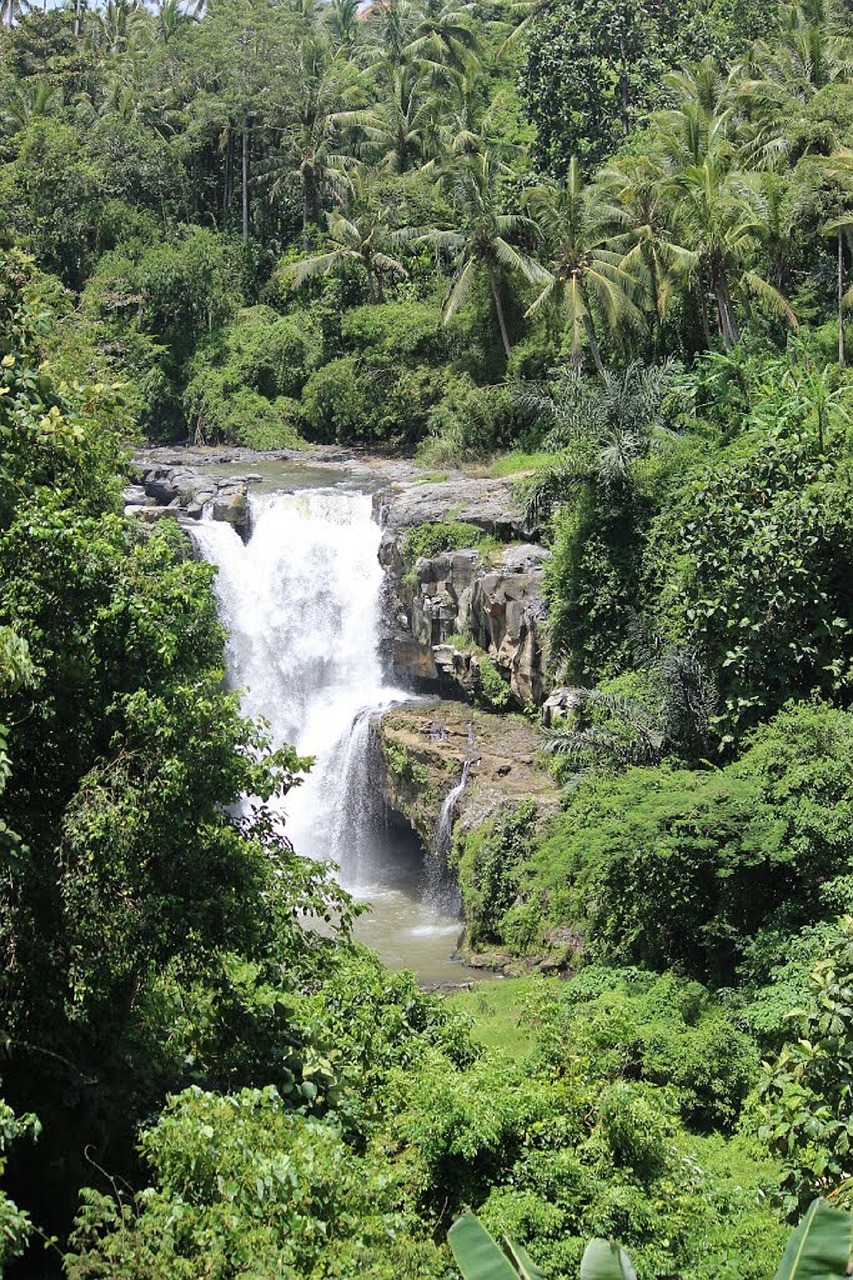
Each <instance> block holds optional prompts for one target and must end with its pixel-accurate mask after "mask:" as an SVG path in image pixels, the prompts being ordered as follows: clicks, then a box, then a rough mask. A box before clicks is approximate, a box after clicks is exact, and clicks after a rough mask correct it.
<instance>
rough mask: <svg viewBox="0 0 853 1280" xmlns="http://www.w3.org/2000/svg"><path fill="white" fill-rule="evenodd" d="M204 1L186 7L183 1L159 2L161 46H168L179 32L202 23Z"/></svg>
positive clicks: (197, 1) (158, 23) (158, 14)
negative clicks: (195, 23) (194, 23)
mask: <svg viewBox="0 0 853 1280" xmlns="http://www.w3.org/2000/svg"><path fill="white" fill-rule="evenodd" d="M203 6H204V0H195V4H193V5H189V6H188V5H186V4H184V3H183V2H182V0H158V4H157V35H158V37H159V39H160V42H161V44H168V43H169V41H170V40H173V39H174V38H175V36H176V35H178V33H179V32H181V31H183V30H185V28H186V27H187V26H189V25H191V24H192V23H193V22H200V21H201V16H202V8H203Z"/></svg>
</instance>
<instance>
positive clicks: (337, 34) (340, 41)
mask: <svg viewBox="0 0 853 1280" xmlns="http://www.w3.org/2000/svg"><path fill="white" fill-rule="evenodd" d="M358 6H359V0H332V2H331V4H330V5H329V7H328V9H327V11H326V17H327V21H328V24H329V26H330V28H331V30H332V32H333V33H334V38H335V40H336V42H337V46H338V48H339V49H346V50H349V51H351V50H352V49H353V47H354V46H355V44H356V41H357V39H358Z"/></svg>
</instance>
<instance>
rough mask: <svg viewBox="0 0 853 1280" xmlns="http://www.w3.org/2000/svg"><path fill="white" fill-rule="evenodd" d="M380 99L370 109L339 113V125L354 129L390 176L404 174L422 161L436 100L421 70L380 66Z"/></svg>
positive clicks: (426, 148)
mask: <svg viewBox="0 0 853 1280" xmlns="http://www.w3.org/2000/svg"><path fill="white" fill-rule="evenodd" d="M379 81H380V85H381V89H380V92H381V95H382V96H381V97H380V99H379V101H378V102H376V103H374V105H373V106H372V107H367V108H365V109H362V110H359V111H341V112H338V113H337V115H336V116H335V123H336V124H337V125H339V126H349V127H355V128H356V129H358V130H359V131H360V133H361V134H362V135H363V137H364V138H365V139H366V141H367V144H368V147H369V150H370V153H371V155H372V157H373V159H374V162H375V163H376V164H378V165H379V166H380V167H381V168H383V169H387V170H388V171H390V172H391V173H408V172H409V170H410V169H413V168H417V167H419V165H420V164H421V163H422V162H423V160H424V159H425V158H426V154H427V152H428V150H429V146H430V140H431V137H432V134H433V131H434V128H435V124H436V109H437V101H436V97H435V95H434V94H433V93H431V92H430V91H429V86H428V83H427V73H426V70H425V68H415V67H413V66H410V65H408V64H406V63H403V64H401V65H399V66H392V65H390V64H386V63H383V64H381V69H380V72H379Z"/></svg>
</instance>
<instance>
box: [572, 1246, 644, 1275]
mask: <svg viewBox="0 0 853 1280" xmlns="http://www.w3.org/2000/svg"><path fill="white" fill-rule="evenodd" d="M581 1280H637V1273H636V1271H635V1270H634V1268H633V1267H632V1266H631V1259H630V1258H629V1257H628V1255H627V1253H626V1252H625V1250H624V1249H620V1247H619V1245H618V1244H616V1243H615V1242H614V1241H612V1240H590V1242H589V1244H588V1245H587V1246H586V1248H585V1249H584V1254H583V1258H582V1259H581Z"/></svg>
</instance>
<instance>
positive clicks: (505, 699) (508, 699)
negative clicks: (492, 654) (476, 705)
mask: <svg viewBox="0 0 853 1280" xmlns="http://www.w3.org/2000/svg"><path fill="white" fill-rule="evenodd" d="M477 697H478V699H479V701H481V702H482V703H483V704H484V705H485V706H486V707H489V708H490V710H492V711H506V709H507V707H509V706H510V705H511V704H512V701H513V697H512V691H511V689H510V687H509V681H508V680H506V679H505V678H504V677H503V676H502V675H501V673H500V671H498V669H497V667H496V666H495V664H494V663H493V662H492V660H491V658H489V657H487V656H486V655H483V657H482V658H480V660H479V662H478V663H477Z"/></svg>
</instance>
